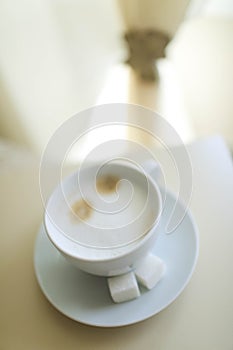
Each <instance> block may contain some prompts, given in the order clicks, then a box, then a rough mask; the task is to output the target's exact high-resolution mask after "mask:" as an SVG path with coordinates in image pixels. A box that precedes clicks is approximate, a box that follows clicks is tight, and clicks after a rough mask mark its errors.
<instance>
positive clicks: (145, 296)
mask: <svg viewBox="0 0 233 350" xmlns="http://www.w3.org/2000/svg"><path fill="white" fill-rule="evenodd" d="M174 201H175V199H174V197H173V195H171V194H170V193H167V199H166V205H165V211H164V214H163V221H164V222H166V218H167V217H168V215H169V213H171V210H172V208H173V204H174ZM179 205H180V206H181V204H179ZM164 224H165V223H164ZM153 253H154V254H156V255H158V256H159V257H160V258H162V259H163V260H164V261H165V263H166V265H167V271H166V274H165V276H164V277H163V279H162V280H161V281H160V282H159V283H158V285H157V286H156V287H155V288H154V289H152V290H150V291H147V290H146V289H141V296H140V297H139V298H138V299H135V300H133V301H129V302H126V303H121V304H114V303H113V302H112V299H111V297H110V295H109V291H108V287H107V281H106V279H105V278H104V277H97V276H92V275H89V274H87V273H84V272H82V271H80V270H78V269H77V268H75V267H73V266H71V265H70V264H69V263H68V262H66V260H65V259H64V258H63V257H62V256H61V255H60V253H59V252H58V251H57V250H56V249H55V248H54V247H53V245H52V244H51V243H50V241H49V239H48V238H47V235H46V233H45V231H44V228H43V226H42V227H41V229H40V231H39V233H38V236H37V240H36V245H35V254H34V265H35V272H36V276H37V279H38V282H39V285H40V287H41V289H42V291H43V293H44V294H45V296H46V297H47V299H48V300H49V301H50V302H51V304H53V306H54V307H55V308H56V309H58V310H59V311H60V312H62V313H63V314H64V315H66V316H68V317H69V318H71V319H73V320H75V321H78V322H81V323H84V324H88V325H93V326H99V327H118V326H124V325H129V324H133V323H136V322H139V321H142V320H145V319H147V318H149V317H151V316H153V315H155V314H156V313H158V312H160V311H161V310H163V309H164V308H166V307H167V306H168V305H169V304H171V303H172V302H173V301H174V300H175V299H176V298H177V297H178V295H179V294H180V293H181V292H182V291H183V289H184V287H185V286H186V285H187V283H188V281H189V280H190V278H191V275H192V273H193V270H194V267H195V264H196V261H197V256H198V234H197V228H196V225H195V223H194V220H193V218H192V216H191V214H190V212H187V214H186V216H185V218H184V220H183V221H182V223H181V224H180V225H179V227H178V228H177V229H176V230H175V231H174V232H173V233H172V234H170V235H166V234H160V237H159V238H158V240H157V242H156V245H155V247H154V249H153Z"/></svg>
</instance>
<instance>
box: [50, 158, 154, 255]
mask: <svg viewBox="0 0 233 350" xmlns="http://www.w3.org/2000/svg"><path fill="white" fill-rule="evenodd" d="M93 174H94V176H93ZM159 204H160V202H159V198H158V196H157V192H156V191H155V189H154V185H152V184H151V182H150V181H148V179H147V177H146V175H145V174H143V173H141V172H139V171H137V170H135V169H133V168H131V167H125V166H119V164H118V165H111V167H107V168H106V169H104V171H102V172H98V173H96V172H92V171H90V169H85V170H83V171H82V173H81V175H80V173H76V174H74V175H72V176H71V177H69V178H68V179H66V180H65V181H64V182H63V183H62V184H61V185H60V186H59V187H58V188H57V189H56V190H55V192H54V193H53V195H52V196H51V198H50V200H49V203H48V206H47V221H46V220H45V223H46V224H47V225H46V226H47V231H48V233H49V235H50V232H49V231H51V229H52V230H53V231H54V230H56V232H57V233H58V232H59V235H63V237H65V238H66V239H67V240H68V241H72V242H73V243H75V248H74V249H75V253H76V254H77V255H78V256H80V257H81V258H83V259H85V258H88V259H94V260H95V259H97V260H98V259H108V258H112V257H114V256H119V255H121V254H124V253H126V252H127V251H130V250H131V249H133V247H134V246H136V245H137V244H138V243H139V241H140V240H141V239H143V238H144V237H145V235H146V234H147V233H148V232H149V231H150V229H151V228H152V227H153V225H154V224H155V222H156V220H157V218H158V216H159V212H160V205H159ZM48 220H49V221H50V224H49V225H48ZM57 233H55V235H56V234H57ZM52 236H54V235H52Z"/></svg>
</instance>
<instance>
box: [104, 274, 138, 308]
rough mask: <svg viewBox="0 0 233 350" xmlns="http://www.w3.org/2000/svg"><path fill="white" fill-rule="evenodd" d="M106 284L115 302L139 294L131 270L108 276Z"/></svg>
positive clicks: (133, 297) (130, 298)
mask: <svg viewBox="0 0 233 350" xmlns="http://www.w3.org/2000/svg"><path fill="white" fill-rule="evenodd" d="M108 286H109V291H110V294H111V297H112V299H113V301H114V302H115V303H121V302H124V301H128V300H132V299H135V298H137V297H139V296H140V291H139V288H138V284H137V280H136V277H135V275H134V273H133V272H129V273H125V274H123V275H120V276H114V277H109V278H108Z"/></svg>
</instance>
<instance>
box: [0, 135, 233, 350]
mask: <svg viewBox="0 0 233 350" xmlns="http://www.w3.org/2000/svg"><path fill="white" fill-rule="evenodd" d="M188 150H189V152H190V155H191V160H192V165H193V170H194V179H193V184H194V188H193V196H192V200H191V210H192V212H193V214H194V217H195V219H196V222H197V224H198V227H199V231H200V254H199V259H198V263H197V267H196V270H195V272H194V275H193V277H192V279H191V281H190V283H189V284H188V286H187V287H186V288H185V290H184V291H183V293H182V294H181V295H180V296H179V297H178V299H176V301H175V302H173V303H172V304H171V305H170V306H169V307H168V308H166V309H165V310H164V311H162V312H160V313H159V314H157V315H156V316H154V317H152V318H150V319H148V320H146V321H143V322H140V323H138V324H135V325H131V326H126V327H122V328H115V329H114V328H113V329H103V328H95V327H90V326H86V325H82V324H80V323H77V322H75V321H72V320H70V319H68V318H67V317H65V316H63V315H62V314H61V313H59V312H58V311H57V310H55V308H54V307H53V306H52V305H50V303H49V302H48V301H47V300H46V298H45V297H44V295H43V294H42V292H41V291H40V288H39V286H38V284H37V281H36V278H35V275H34V270H33V249H34V242H35V237H36V234H37V230H38V227H39V226H40V224H41V221H42V215H43V207H42V203H41V198H40V192H39V184H38V166H39V162H38V160H36V159H34V158H33V157H32V156H30V155H28V154H24V153H21V152H17V154H15V153H14V151H11V150H10V151H6V150H3V149H2V148H0V151H1V153H0V208H1V211H0V222H1V236H0V237H1V238H0V259H1V261H0V281H1V287H0V296H1V298H0V349H4V350H5V349H6V350H11V349H12V350H13V349H18V350H20V349H23V350H31V349H43V350H47V349H48V350H50V349H56V350H59V349H66V350H69V349H95V350H96V349H101V350H104V349H108V350H111V349H127V350H128V349H133V350H137V349H138V350H139V349H140V350H141V349H155V348H156V349H160V350H165V349H166V350H175V349H179V350H182V349H184V350H186V349H189V350H192V349H193V350H196V349H204V350H219V349H224V350H232V349H233V297H232V296H233V279H232V276H233V254H232V249H233V231H232V227H233V211H232V209H233V166H232V161H231V156H230V153H229V151H228V149H227V148H226V146H225V144H224V142H223V140H222V139H221V138H220V137H212V138H208V139H205V140H200V141H196V142H195V143H193V144H192V145H189V146H188ZM162 157H163V155H162V154H161V158H162ZM167 179H168V184H169V186H170V188H173V187H174V177H173V174H172V172H171V174H170V173H169V172H168V177H167Z"/></svg>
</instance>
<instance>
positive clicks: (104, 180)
mask: <svg viewBox="0 0 233 350" xmlns="http://www.w3.org/2000/svg"><path fill="white" fill-rule="evenodd" d="M119 181H120V178H119V177H118V176H114V175H103V176H101V177H99V178H97V181H96V188H97V191H98V192H99V193H103V194H108V193H112V192H115V191H116V186H117V183H118V182H119Z"/></svg>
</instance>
